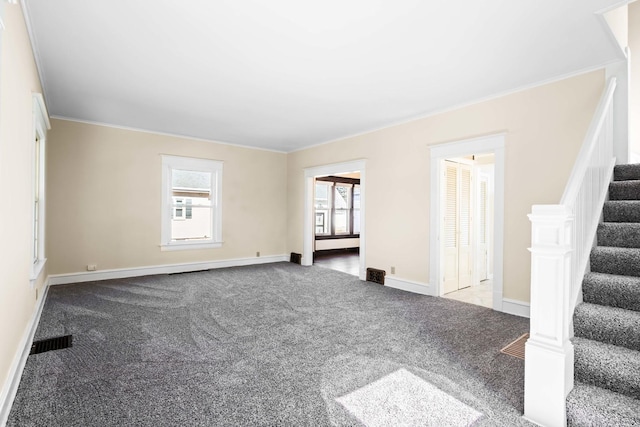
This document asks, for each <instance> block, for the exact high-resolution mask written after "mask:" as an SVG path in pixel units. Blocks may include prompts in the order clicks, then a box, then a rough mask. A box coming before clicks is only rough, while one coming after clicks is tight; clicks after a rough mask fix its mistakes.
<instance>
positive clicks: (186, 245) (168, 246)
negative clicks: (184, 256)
mask: <svg viewBox="0 0 640 427" xmlns="http://www.w3.org/2000/svg"><path fill="white" fill-rule="evenodd" d="M221 247H222V242H207V243H202V242H179V243H178V242H172V243H165V244H162V245H160V250H161V251H188V250H197V249H215V248H221Z"/></svg>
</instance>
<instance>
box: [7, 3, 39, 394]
mask: <svg viewBox="0 0 640 427" xmlns="http://www.w3.org/2000/svg"><path fill="white" fill-rule="evenodd" d="M4 12H5V15H4V22H5V25H6V29H5V30H4V31H3V32H2V50H1V51H0V52H1V55H2V57H1V58H0V67H1V68H0V194H2V209H0V325H1V326H0V342H1V343H2V345H0V390H2V388H4V387H5V386H6V385H7V384H8V382H7V381H8V380H9V378H8V373H9V369H10V366H11V363H12V361H13V359H14V357H15V356H16V353H17V352H18V347H19V344H20V341H21V340H22V338H23V336H24V335H25V333H26V332H27V328H28V323H29V320H30V319H31V317H32V315H33V313H34V311H35V306H36V292H37V295H38V298H41V296H42V286H43V283H44V278H45V277H46V274H47V272H46V266H45V270H44V271H43V272H42V274H41V275H40V278H39V280H37V282H36V283H35V286H32V285H31V284H30V283H29V279H30V260H31V218H32V217H31V212H32V204H31V203H32V201H31V195H32V193H31V189H32V182H31V180H32V176H31V149H32V148H33V145H34V144H33V143H32V137H33V115H32V108H33V103H32V93H33V92H41V91H42V89H41V87H40V82H39V79H38V74H37V71H36V66H35V62H34V59H33V53H32V51H31V45H30V42H29V38H28V34H27V29H26V27H25V22H24V17H23V15H22V11H21V9H20V5H19V4H17V5H10V4H6V5H5V6H4Z"/></svg>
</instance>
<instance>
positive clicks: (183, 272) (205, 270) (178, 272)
mask: <svg viewBox="0 0 640 427" xmlns="http://www.w3.org/2000/svg"><path fill="white" fill-rule="evenodd" d="M207 271H209V269H208V268H205V269H204V270H189V271H177V272H175V273H167V276H175V275H176V274H191V273H204V272H207Z"/></svg>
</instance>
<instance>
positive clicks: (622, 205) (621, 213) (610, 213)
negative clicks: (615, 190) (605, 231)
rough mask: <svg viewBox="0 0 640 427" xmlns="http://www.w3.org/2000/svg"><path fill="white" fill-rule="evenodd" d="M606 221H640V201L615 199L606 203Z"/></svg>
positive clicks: (604, 210)
mask: <svg viewBox="0 0 640 427" xmlns="http://www.w3.org/2000/svg"><path fill="white" fill-rule="evenodd" d="M603 212H604V220H605V222H640V201H638V200H614V201H608V202H605V203H604V209H603Z"/></svg>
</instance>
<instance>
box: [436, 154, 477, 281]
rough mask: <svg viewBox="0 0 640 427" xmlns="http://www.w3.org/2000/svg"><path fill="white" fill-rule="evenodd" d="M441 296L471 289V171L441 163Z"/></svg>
mask: <svg viewBox="0 0 640 427" xmlns="http://www.w3.org/2000/svg"><path fill="white" fill-rule="evenodd" d="M444 169H445V179H444V184H445V188H444V193H445V200H444V206H445V211H444V230H443V237H444V239H443V246H444V278H443V279H444V284H443V285H444V293H449V292H453V291H457V290H458V289H462V288H466V287H469V286H471V282H472V277H473V250H472V245H471V243H472V238H471V236H472V227H471V207H472V205H471V200H472V199H471V194H472V191H471V188H472V187H471V167H470V166H469V165H464V164H460V163H455V162H451V161H445V168H444Z"/></svg>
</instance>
